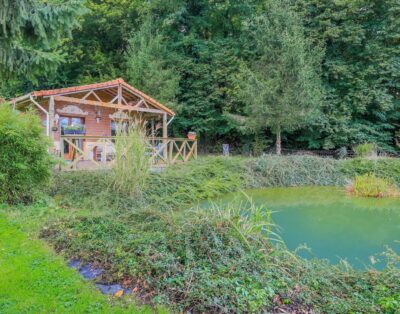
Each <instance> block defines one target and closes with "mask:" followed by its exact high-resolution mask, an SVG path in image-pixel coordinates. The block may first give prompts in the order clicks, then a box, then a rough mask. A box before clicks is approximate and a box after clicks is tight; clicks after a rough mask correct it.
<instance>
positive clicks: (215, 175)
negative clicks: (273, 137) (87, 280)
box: [41, 156, 400, 313]
mask: <svg viewBox="0 0 400 314" xmlns="http://www.w3.org/2000/svg"><path fill="white" fill-rule="evenodd" d="M374 161H375V163H377V164H379V163H383V164H386V163H387V162H388V160H387V159H381V160H380V159H376V160H374ZM392 162H393V161H392V160H391V159H390V163H392ZM354 163H355V164H354ZM357 163H358V161H354V160H345V161H342V160H333V159H323V158H318V157H313V156H289V157H276V156H262V157H260V158H255V159H251V160H248V159H242V158H222V157H208V158H200V159H199V160H197V161H194V162H190V163H188V164H184V165H178V166H175V167H171V168H169V169H168V170H167V171H166V172H164V173H161V174H151V175H150V178H149V185H148V188H146V190H145V193H144V194H143V198H141V200H138V199H137V198H131V197H130V196H129V195H124V194H121V193H114V192H113V191H112V190H107V188H106V189H103V188H104V187H107V180H110V175H111V174H110V173H104V172H101V173H99V172H93V173H90V172H89V173H87V172H85V175H84V176H82V175H80V174H79V173H63V174H60V175H59V177H58V178H56V180H57V181H56V182H57V185H55V188H54V189H53V195H54V197H55V200H56V201H57V203H58V204H60V205H63V206H64V207H66V208H85V209H87V210H89V211H88V212H89V213H91V214H88V213H86V214H85V215H77V214H74V215H72V216H71V215H66V216H64V217H63V218H54V217H53V218H52V219H50V221H49V222H48V223H47V224H46V227H45V228H42V229H41V235H42V237H44V238H45V239H47V240H48V241H49V242H50V243H52V244H53V245H54V247H55V249H56V250H57V251H58V252H60V253H61V254H63V255H64V256H65V257H66V258H68V259H69V258H79V259H82V260H84V261H86V262H91V263H94V264H96V265H100V266H101V267H103V268H105V269H106V273H105V275H104V276H103V277H102V279H101V280H102V281H104V282H110V283H115V282H119V283H125V284H126V285H131V286H132V287H136V290H135V291H136V294H137V295H138V296H139V298H141V299H142V300H143V301H144V302H146V303H161V304H169V305H170V306H172V308H173V309H176V310H179V311H182V310H187V311H191V312H193V313H201V312H209V313H210V312H211V313H220V312H253V313H259V312H262V311H270V312H278V311H282V310H285V311H289V312H290V311H298V312H299V311H300V312H310V311H314V312H316V313H326V312H333V313H343V312H349V311H355V312H360V313H371V312H383V313H396V310H397V307H396V304H398V301H399V300H398V296H399V294H400V290H399V286H398V282H399V280H400V273H399V268H398V267H399V265H398V256H396V255H395V253H394V252H391V251H388V252H387V253H386V255H384V256H382V258H383V259H386V261H387V263H388V264H387V268H385V270H383V271H381V272H378V271H375V270H368V271H355V270H353V269H352V268H351V267H350V266H349V265H348V264H347V263H342V264H340V265H338V266H332V265H329V264H328V263H326V262H324V261H321V260H304V259H302V258H300V257H298V256H296V255H294V254H292V253H290V252H288V251H287V250H286V249H285V247H284V245H283V244H281V243H280V241H279V238H278V237H277V236H275V235H274V233H273V231H274V228H273V223H272V222H271V221H270V218H269V212H268V211H267V210H265V209H263V208H257V207H255V206H254V205H252V204H251V202H249V203H246V204H235V203H231V204H227V205H224V206H221V205H219V206H214V207H211V208H209V209H207V210H206V209H197V207H196V206H194V207H193V205H195V204H196V203H198V202H201V201H202V200H204V199H212V198H215V197H218V196H220V195H222V194H225V193H228V192H230V191H235V190H238V189H240V188H243V187H252V186H253V187H254V186H258V187H261V186H273V185H275V184H276V185H287V186H292V185H305V184H309V185H312V184H317V185H320V184H326V185H332V184H336V185H342V184H343V183H344V182H345V181H346V179H348V178H349V177H348V173H356V172H358V171H359V169H358V168H357V167H356V165H357ZM368 165H371V164H368ZM393 166H394V164H393ZM365 167H367V165H366V166H365ZM379 167H383V168H385V167H384V166H382V165H381V166H379ZM296 169H297V170H296ZM290 171H293V172H294V173H293V174H290ZM286 176H288V178H287V179H284V178H286ZM71 182H73V184H70V183H71ZM93 182H99V184H98V185H93ZM101 193H103V194H102V196H100V195H101ZM273 243H274V245H273Z"/></svg>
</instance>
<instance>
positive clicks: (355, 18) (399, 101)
mask: <svg viewBox="0 0 400 314" xmlns="http://www.w3.org/2000/svg"><path fill="white" fill-rule="evenodd" d="M295 3H296V10H297V11H298V12H300V14H302V16H303V18H302V21H303V23H304V25H305V30H306V34H307V37H309V38H311V39H312V40H313V41H314V42H315V43H316V44H322V45H323V46H324V47H325V54H324V58H323V63H322V70H323V71H322V80H323V84H324V85H325V86H326V89H327V101H326V102H325V103H323V107H322V112H323V115H321V118H320V121H318V122H319V123H318V126H317V125H314V126H313V128H312V129H310V130H302V138H303V140H304V141H306V142H307V143H308V144H309V145H311V146H312V147H314V148H320V147H323V148H334V147H338V146H347V147H349V146H353V145H356V144H359V143H364V142H375V143H377V144H378V146H379V147H380V148H381V149H382V148H383V149H385V150H393V142H394V140H393V139H394V136H395V133H396V131H398V130H399V126H398V125H399V122H400V119H399V118H400V62H399V56H400V45H399V43H400V35H399V34H400V18H399V16H400V2H399V1H398V0H362V1H358V0H348V1H324V0H300V1H296V2H295Z"/></svg>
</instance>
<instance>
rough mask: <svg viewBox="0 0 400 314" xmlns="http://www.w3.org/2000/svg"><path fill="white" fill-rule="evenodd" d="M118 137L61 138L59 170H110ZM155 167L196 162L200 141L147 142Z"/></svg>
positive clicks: (161, 139) (148, 139)
mask: <svg viewBox="0 0 400 314" xmlns="http://www.w3.org/2000/svg"><path fill="white" fill-rule="evenodd" d="M115 141H116V138H115V137H98V136H82V135H65V136H62V137H61V140H60V149H59V152H58V154H59V156H60V157H61V159H64V160H65V162H64V161H62V162H60V166H59V169H60V170H82V169H109V168H112V166H113V164H114V160H115V155H116V149H115ZM146 154H148V156H149V157H150V163H151V166H153V167H162V166H166V165H171V164H176V163H180V162H187V161H189V160H192V159H196V158H197V141H196V140H189V139H186V138H161V137H149V138H147V152H146Z"/></svg>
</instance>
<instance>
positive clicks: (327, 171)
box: [247, 155, 344, 187]
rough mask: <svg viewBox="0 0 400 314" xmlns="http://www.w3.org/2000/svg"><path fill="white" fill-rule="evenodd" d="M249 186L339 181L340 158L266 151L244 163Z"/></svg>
mask: <svg viewBox="0 0 400 314" xmlns="http://www.w3.org/2000/svg"><path fill="white" fill-rule="evenodd" d="M247 168H248V170H249V176H248V178H249V179H250V180H251V181H250V182H249V184H250V186H252V187H270V186H303V185H342V184H343V183H344V177H343V172H342V161H339V160H334V159H328V158H320V157H313V156H285V157H282V156H281V157H280V156H274V155H265V156H262V157H260V158H256V159H251V160H250V161H249V162H248V163H247Z"/></svg>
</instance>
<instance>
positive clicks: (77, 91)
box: [10, 78, 175, 116]
mask: <svg viewBox="0 0 400 314" xmlns="http://www.w3.org/2000/svg"><path fill="white" fill-rule="evenodd" d="M99 93H103V95H105V96H106V97H107V100H103V99H102V98H101V97H99V95H98V94H99ZM50 97H54V99H55V100H58V101H69V102H74V103H78V104H79V103H80V104H87V105H95V106H103V107H110V108H115V109H118V110H128V111H137V112H148V113H156V114H163V113H166V114H167V115H170V116H175V112H174V111H172V110H171V109H169V108H168V107H166V106H165V105H163V104H161V103H159V102H158V101H157V100H155V99H154V98H152V97H150V96H148V95H146V94H145V93H143V92H141V91H140V90H138V89H136V88H134V87H133V86H131V85H129V84H128V83H126V82H125V81H124V80H123V79H122V78H119V79H116V80H112V81H108V82H103V83H95V84H88V85H81V86H74V87H66V88H59V89H52V90H41V91H33V92H31V93H29V94H26V95H23V96H20V97H17V98H14V99H12V100H11V101H10V102H11V103H13V104H16V105H18V104H21V103H24V102H26V101H30V99H32V98H34V99H40V98H42V99H48V98H50ZM90 98H92V100H90Z"/></svg>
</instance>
